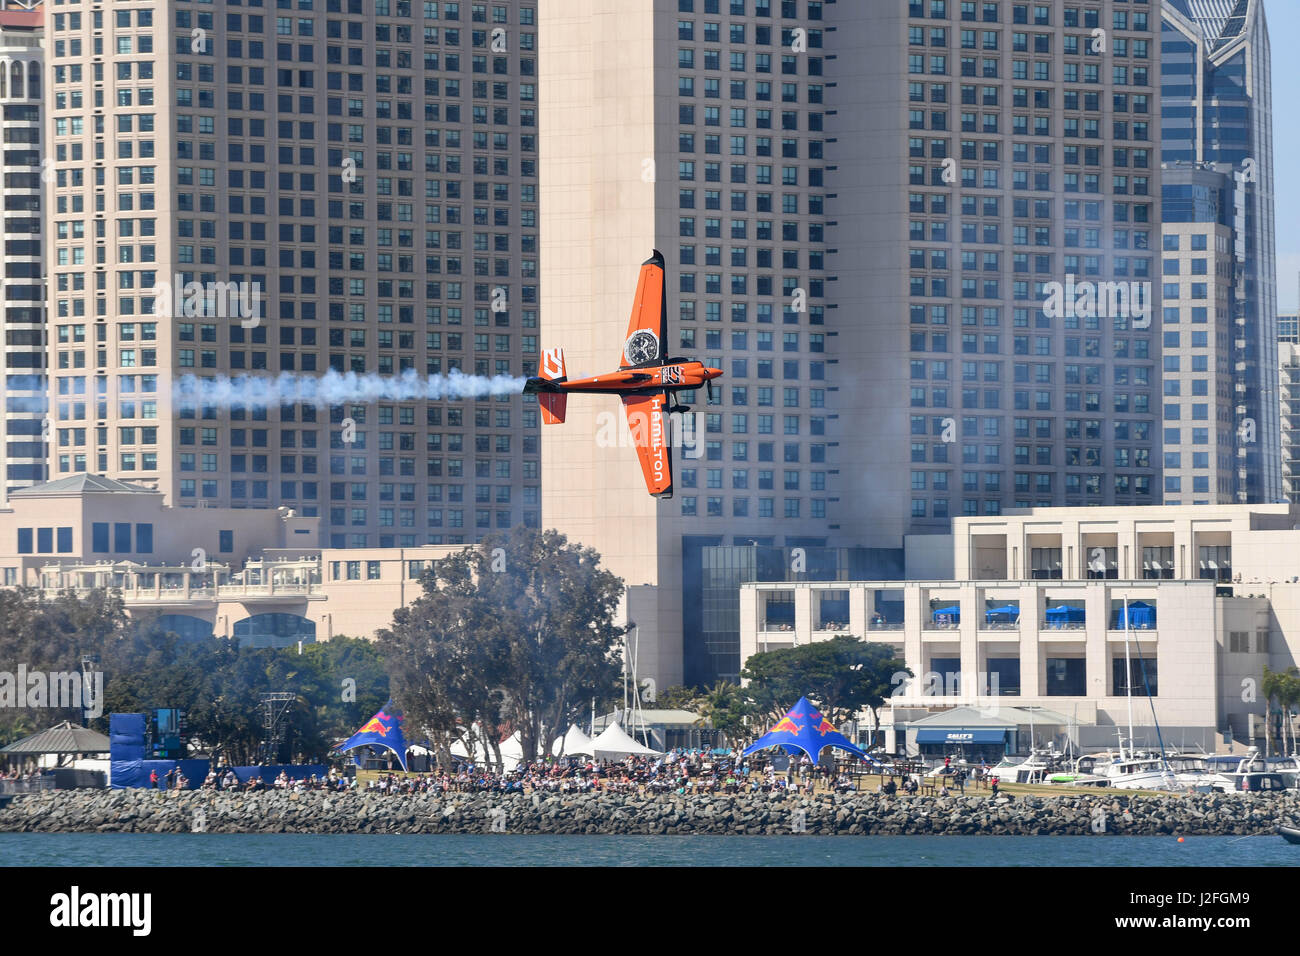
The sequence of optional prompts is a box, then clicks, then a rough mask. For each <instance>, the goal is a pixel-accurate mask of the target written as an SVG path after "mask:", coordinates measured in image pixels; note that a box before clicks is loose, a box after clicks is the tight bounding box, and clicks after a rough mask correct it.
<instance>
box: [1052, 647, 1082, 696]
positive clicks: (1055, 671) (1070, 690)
mask: <svg viewBox="0 0 1300 956" xmlns="http://www.w3.org/2000/svg"><path fill="white" fill-rule="evenodd" d="M1046 664H1047V674H1046V676H1047V682H1046V685H1045V686H1046V691H1047V696H1048V697H1082V696H1084V694H1085V693H1086V689H1087V682H1086V681H1085V680H1084V677H1085V673H1086V667H1085V664H1086V662H1085V661H1084V659H1083V658H1082V657H1049V658H1047V661H1046Z"/></svg>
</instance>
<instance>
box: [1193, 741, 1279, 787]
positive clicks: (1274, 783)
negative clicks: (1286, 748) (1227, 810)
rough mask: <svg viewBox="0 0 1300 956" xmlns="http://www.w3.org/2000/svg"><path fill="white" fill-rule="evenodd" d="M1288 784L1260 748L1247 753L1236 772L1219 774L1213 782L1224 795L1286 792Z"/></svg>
mask: <svg viewBox="0 0 1300 956" xmlns="http://www.w3.org/2000/svg"><path fill="white" fill-rule="evenodd" d="M1292 774H1294V771H1292ZM1292 779H1294V777H1292ZM1287 783H1288V780H1287V778H1286V777H1285V776H1284V775H1283V773H1281V772H1279V770H1278V768H1276V767H1274V766H1271V765H1270V764H1269V762H1268V761H1267V760H1265V759H1264V757H1263V756H1262V755H1261V754H1260V752H1259V748H1258V747H1251V748H1250V749H1249V750H1247V751H1246V753H1245V754H1244V755H1243V757H1242V759H1241V760H1240V761H1239V762H1238V763H1237V769H1236V770H1234V771H1231V772H1225V773H1217V774H1215V775H1214V777H1213V778H1212V780H1211V784H1212V786H1213V787H1214V789H1215V790H1219V791H1221V792H1224V793H1234V792H1252V791H1253V792H1256V793H1259V792H1261V791H1278V790H1285V789H1287Z"/></svg>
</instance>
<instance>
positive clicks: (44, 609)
mask: <svg viewBox="0 0 1300 956" xmlns="http://www.w3.org/2000/svg"><path fill="white" fill-rule="evenodd" d="M128 626H129V625H128V622H127V617H126V611H125V609H124V608H123V605H122V600H121V596H120V595H118V594H116V593H113V592H109V591H94V592H92V593H90V594H89V595H87V596H86V597H78V596H77V595H76V594H75V593H74V592H73V591H63V592H61V593H59V594H57V595H55V596H53V597H46V596H44V595H43V594H42V593H41V592H40V591H37V590H35V589H34V588H6V589H4V590H0V670H4V671H8V672H10V673H12V674H14V675H15V677H16V676H17V672H18V668H19V666H22V667H24V668H25V669H26V670H27V671H28V672H29V673H30V672H32V671H41V672H44V673H46V674H49V673H52V672H56V671H62V672H74V673H75V672H80V670H81V659H82V656H83V655H90V656H99V655H100V654H101V652H102V650H103V648H104V647H105V646H106V644H108V643H110V642H112V641H114V640H116V639H118V638H120V636H121V635H122V634H123V633H125V631H126V630H127V629H128ZM15 690H16V688H15ZM105 691H107V688H105ZM61 720H71V721H73V722H75V723H84V722H85V721H84V720H83V714H82V711H81V710H80V709H79V708H75V707H72V708H51V707H43V708H31V707H26V708H18V707H16V706H8V707H3V708H0V744H4V743H9V742H11V741H13V740H17V739H19V738H21V737H24V736H26V735H28V734H31V733H34V732H35V731H37V730H41V729H43V728H45V727H49V726H51V725H53V724H55V723H57V722H58V721H61Z"/></svg>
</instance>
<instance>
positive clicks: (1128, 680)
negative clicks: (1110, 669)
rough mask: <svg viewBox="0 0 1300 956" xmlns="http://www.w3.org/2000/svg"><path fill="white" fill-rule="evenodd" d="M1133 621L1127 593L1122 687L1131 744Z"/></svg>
mask: <svg viewBox="0 0 1300 956" xmlns="http://www.w3.org/2000/svg"><path fill="white" fill-rule="evenodd" d="M1132 626H1133V622H1132V621H1131V620H1129V616H1128V595H1127V594H1125V595H1124V689H1125V690H1126V691H1127V692H1128V745H1129V747H1130V748H1132V746H1133V662H1132V661H1131V660H1130V659H1129V655H1128V635H1129V629H1130V628H1131V627H1132ZM1119 749H1120V759H1121V760H1122V759H1124V748H1123V747H1122V746H1121V747H1120V748H1119Z"/></svg>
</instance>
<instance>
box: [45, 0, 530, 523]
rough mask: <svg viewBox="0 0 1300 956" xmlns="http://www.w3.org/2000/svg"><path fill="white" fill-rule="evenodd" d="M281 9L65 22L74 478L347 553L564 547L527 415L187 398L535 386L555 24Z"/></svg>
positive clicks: (57, 337) (54, 307)
mask: <svg viewBox="0 0 1300 956" xmlns="http://www.w3.org/2000/svg"><path fill="white" fill-rule="evenodd" d="M269 7H270V4H264V3H263V0H250V2H244V3H239V2H235V0H230V2H217V3H192V2H189V0H168V2H131V3H123V4H115V5H113V6H111V7H105V6H104V5H103V4H101V3H94V2H89V0H86V2H68V3H59V4H57V5H53V6H49V7H47V10H46V18H47V19H46V28H47V36H48V40H49V45H48V50H49V64H50V69H49V79H50V83H49V94H50V97H49V99H48V103H49V107H50V108H49V110H48V116H47V118H46V127H45V129H46V134H47V141H48V143H49V144H50V155H51V157H52V158H53V160H54V162H53V182H52V184H51V186H50V188H49V191H48V201H49V204H50V212H51V215H50V218H51V227H50V228H51V232H52V236H51V250H50V258H49V272H50V274H51V281H50V283H49V300H48V313H49V320H48V321H49V334H50V340H51V342H52V350H53V353H54V356H55V361H54V362H52V365H53V368H52V378H53V387H52V390H51V404H52V410H53V417H54V428H55V442H54V447H53V448H52V450H51V454H50V466H51V472H52V476H53V477H56V478H57V477H58V476H60V475H63V474H68V473H73V472H80V471H91V472H96V473H99V474H103V475H107V476H110V477H114V478H120V479H130V480H133V481H139V482H143V483H145V484H148V485H150V486H152V487H156V488H158V489H159V490H161V491H163V492H164V494H165V495H166V498H167V501H168V503H170V504H174V505H180V506H187V505H198V504H200V503H209V504H211V505H213V506H222V507H235V508H240V507H248V508H274V507H278V506H287V507H290V508H293V509H300V510H301V512H302V513H304V514H307V515H309V516H310V515H319V516H321V517H322V518H324V519H325V521H324V524H325V534H326V540H327V543H328V544H329V545H330V546H332V547H375V546H379V547H394V546H396V547H405V546H414V545H423V544H426V543H436V544H455V543H461V542H467V541H473V540H475V539H476V538H478V537H481V536H482V535H483V534H485V533H486V532H487V531H489V530H490V529H496V528H506V527H510V526H512V525H515V524H519V523H525V524H536V523H537V521H538V516H539V512H540V505H539V501H538V498H539V495H538V468H539V466H538V449H537V438H536V433H535V431H534V427H535V424H536V409H535V407H528V408H525V407H524V404H523V401H522V398H521V397H520V396H517V395H500V396H497V397H494V398H491V399H483V400H480V401H462V400H455V401H425V400H423V399H419V400H417V399H416V398H414V397H410V398H405V399H403V398H393V399H384V398H380V399H379V400H372V399H369V398H368V397H367V395H366V392H365V390H364V389H363V388H362V387H361V386H360V385H358V386H356V387H355V390H353V391H350V392H349V393H348V395H347V396H346V397H337V396H336V397H334V399H333V400H332V401H331V402H329V403H327V404H326V405H324V406H323V407H320V408H317V406H315V405H314V404H312V403H310V402H302V401H297V402H295V401H285V402H283V403H281V402H279V401H273V402H272V403H271V404H270V406H269V407H265V408H259V407H256V406H255V405H254V404H253V403H252V402H249V401H244V400H241V399H240V398H239V397H236V399H235V400H233V401H231V402H218V401H216V400H213V401H211V402H206V401H194V402H191V401H188V400H178V399H175V398H174V393H173V391H172V388H173V382H174V381H176V380H178V379H180V378H181V377H182V376H185V375H191V374H192V375H195V376H200V377H203V378H212V377H219V376H234V377H238V376H244V375H251V376H259V377H263V376H264V377H273V376H277V375H280V374H281V373H293V374H296V375H298V376H303V377H307V378H315V377H318V376H321V375H322V374H323V373H325V372H326V371H327V370H334V371H336V372H339V373H348V372H351V373H356V374H357V375H375V376H380V377H383V378H385V379H387V378H390V377H393V376H400V375H402V374H403V373H406V372H412V373H415V374H417V375H419V376H421V377H423V376H425V375H435V374H441V373H448V372H450V371H452V370H455V369H460V370H462V371H464V372H467V373H474V374H478V375H495V374H508V375H511V376H517V375H519V374H521V373H522V372H523V371H524V370H525V369H526V368H529V369H531V368H533V367H535V364H536V348H537V335H538V331H537V325H538V279H537V261H538V260H537V196H536V188H537V187H536V172H537V171H536V163H537V142H536V138H537V103H536V99H537V80H536V62H537V61H536V55H537V52H536V27H535V25H534V22H535V8H534V6H533V4H531V3H524V2H520V0H499V2H495V3H462V2H442V0H438V2H424V3H421V2H412V0H374V2H373V3H372V2H363V0H295V2H293V3H292V4H290V3H289V2H288V0H277V3H276V4H275V9H274V10H271V9H269ZM193 283H197V285H192V284H193ZM354 395H355V400H351V399H352V397H353V396H354Z"/></svg>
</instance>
